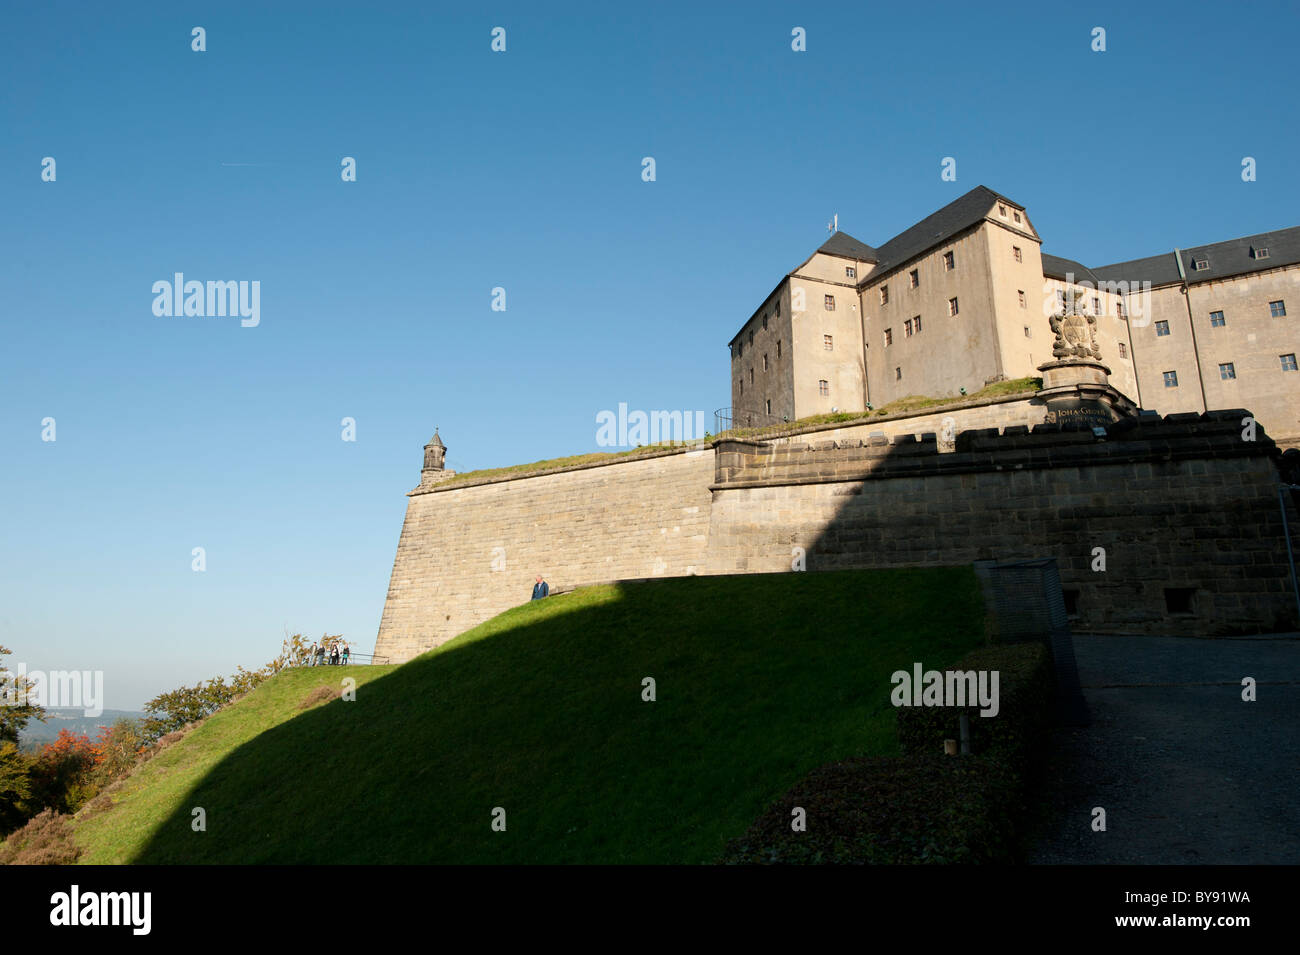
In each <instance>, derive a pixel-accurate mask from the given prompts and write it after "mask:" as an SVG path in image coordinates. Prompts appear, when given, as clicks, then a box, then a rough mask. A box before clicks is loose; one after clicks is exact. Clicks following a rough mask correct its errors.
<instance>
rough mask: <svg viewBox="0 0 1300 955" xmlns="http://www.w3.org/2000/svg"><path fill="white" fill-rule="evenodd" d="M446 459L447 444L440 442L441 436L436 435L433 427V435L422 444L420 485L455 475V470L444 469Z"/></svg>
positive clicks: (436, 430) (434, 482)
mask: <svg viewBox="0 0 1300 955" xmlns="http://www.w3.org/2000/svg"><path fill="white" fill-rule="evenodd" d="M446 460H447V446H446V445H445V444H443V443H442V438H440V437H438V429H437V428H434V429H433V437H432V438H430V439H429V443H428V444H426V445H425V446H424V467H423V468H422V469H421V470H420V486H421V487H423V486H425V485H428V484H436V483H437V482H439V481H445V480H447V479H448V478H452V477H455V476H456V472H455V471H448V470H446V467H445V462H446Z"/></svg>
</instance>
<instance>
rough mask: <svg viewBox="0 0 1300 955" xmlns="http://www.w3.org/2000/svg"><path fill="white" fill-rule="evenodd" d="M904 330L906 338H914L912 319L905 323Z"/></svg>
mask: <svg viewBox="0 0 1300 955" xmlns="http://www.w3.org/2000/svg"><path fill="white" fill-rule="evenodd" d="M903 329H904V334H905V335H906V337H908V338H911V337H912V320H911V319H910V318H909V319H908V320H907V321H905V322H904V323H903Z"/></svg>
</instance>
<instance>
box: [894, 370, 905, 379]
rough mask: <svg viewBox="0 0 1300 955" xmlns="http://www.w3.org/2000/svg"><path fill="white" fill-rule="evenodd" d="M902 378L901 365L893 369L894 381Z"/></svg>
mask: <svg viewBox="0 0 1300 955" xmlns="http://www.w3.org/2000/svg"><path fill="white" fill-rule="evenodd" d="M902 380H903V369H902V368H901V367H899V368H895V369H894V381H902Z"/></svg>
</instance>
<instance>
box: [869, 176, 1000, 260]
mask: <svg viewBox="0 0 1300 955" xmlns="http://www.w3.org/2000/svg"><path fill="white" fill-rule="evenodd" d="M995 202H1004V203H1006V204H1007V205H1009V206H1011V207H1012V208H1013V209H1015V210H1017V211H1018V212H1023V211H1024V209H1025V207H1024V206H1022V205H1020V203H1018V202H1013V201H1012V200H1010V199H1008V198H1007V197H1006V196H1004V195H1002V194H1001V193H997V192H994V191H993V190H992V189H990V188H988V187H987V186H976V187H975V188H974V189H972V190H971V191H970V192H968V193H966V194H965V195H964V196H960V197H958V198H956V199H954V200H953V201H952V202H950V203H948V204H947V205H946V206H944V207H943V208H942V209H940V210H939V211H938V212H935V213H933V214H931V215H928V216H926V217H925V218H924V219H922V220H921V221H920V222H918V223H917V224H916V225H914V226H912V227H911V228H910V229H907V230H905V231H903V232H900V233H899V234H898V235H896V236H894V237H893V238H892V239H890V240H889V241H888V242H886V243H885V244H884V245H882V246H881V247H880V248H879V249H877V250H876V253H877V255H879V256H880V260H879V262H878V263H877V264H876V267H875V268H874V269H873V270H872V272H871V274H870V275H869V276H868V277H867V278H868V280H869V281H875V280H876V279H877V278H879V277H880V276H882V275H884V274H885V273H886V272H888V271H890V270H892V269H895V268H897V267H898V266H900V265H902V264H903V263H905V262H907V261H908V260H910V259H914V258H916V257H917V256H918V255H920V254H921V253H922V252H926V251H928V250H930V249H932V248H934V247H935V246H936V245H941V244H942V243H944V242H946V241H948V240H949V239H951V238H952V237H953V236H955V235H956V234H957V233H959V232H963V231H965V230H966V229H969V228H970V227H971V226H973V225H975V224H977V223H978V222H980V221H981V220H982V219H984V218H985V217H986V216H987V215H988V212H989V209H990V208H992V206H993V204H994V203H995Z"/></svg>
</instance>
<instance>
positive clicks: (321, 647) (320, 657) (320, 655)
mask: <svg viewBox="0 0 1300 955" xmlns="http://www.w3.org/2000/svg"><path fill="white" fill-rule="evenodd" d="M324 665H325V644H324V642H321V643H318V644H317V645H316V666H318V667H323V666H324Z"/></svg>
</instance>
